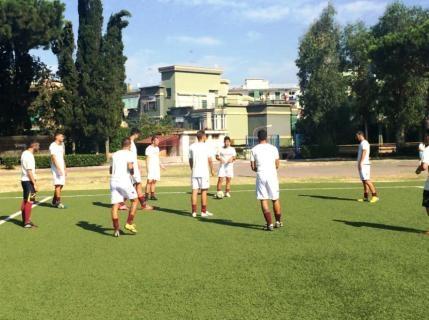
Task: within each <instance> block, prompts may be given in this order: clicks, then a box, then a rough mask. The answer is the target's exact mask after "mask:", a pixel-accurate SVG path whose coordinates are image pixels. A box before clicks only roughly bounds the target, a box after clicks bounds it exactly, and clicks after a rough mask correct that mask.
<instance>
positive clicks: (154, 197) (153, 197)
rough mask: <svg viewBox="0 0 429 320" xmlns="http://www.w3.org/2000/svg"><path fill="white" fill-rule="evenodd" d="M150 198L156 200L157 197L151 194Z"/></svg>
mask: <svg viewBox="0 0 429 320" xmlns="http://www.w3.org/2000/svg"><path fill="white" fill-rule="evenodd" d="M150 200H153V201H158V198H157V197H156V196H151V197H150Z"/></svg>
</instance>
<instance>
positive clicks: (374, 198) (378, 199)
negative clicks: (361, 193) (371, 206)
mask: <svg viewBox="0 0 429 320" xmlns="http://www.w3.org/2000/svg"><path fill="white" fill-rule="evenodd" d="M378 201H380V198H379V197H372V198H371V201H370V203H376V202H378Z"/></svg>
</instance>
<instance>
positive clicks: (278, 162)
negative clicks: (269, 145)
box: [276, 159, 280, 170]
mask: <svg viewBox="0 0 429 320" xmlns="http://www.w3.org/2000/svg"><path fill="white" fill-rule="evenodd" d="M279 168H280V159H276V169H277V170H279Z"/></svg>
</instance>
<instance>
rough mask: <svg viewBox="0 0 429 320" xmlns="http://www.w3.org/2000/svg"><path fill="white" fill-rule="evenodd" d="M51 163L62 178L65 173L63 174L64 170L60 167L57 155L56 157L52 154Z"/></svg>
mask: <svg viewBox="0 0 429 320" xmlns="http://www.w3.org/2000/svg"><path fill="white" fill-rule="evenodd" d="M51 161H52V164H53V165H54V167H55V170H57V172H58V174H59V175H60V176H62V175H63V174H64V173H63V170H62V169H61V168H60V166H59V165H58V161H57V156H56V155H54V154H51Z"/></svg>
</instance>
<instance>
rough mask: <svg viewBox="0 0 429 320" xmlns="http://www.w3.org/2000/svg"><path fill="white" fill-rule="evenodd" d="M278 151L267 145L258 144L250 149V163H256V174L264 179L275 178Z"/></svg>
mask: <svg viewBox="0 0 429 320" xmlns="http://www.w3.org/2000/svg"><path fill="white" fill-rule="evenodd" d="M279 158H280V157H279V150H278V149H277V148H276V147H274V146H273V145H272V144H269V143H260V144H258V145H256V146H255V147H253V148H252V151H251V154H250V161H255V162H256V168H257V174H258V175H263V176H265V177H270V176H276V175H277V168H276V160H277V159H279Z"/></svg>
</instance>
